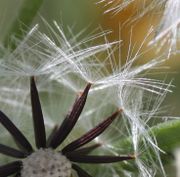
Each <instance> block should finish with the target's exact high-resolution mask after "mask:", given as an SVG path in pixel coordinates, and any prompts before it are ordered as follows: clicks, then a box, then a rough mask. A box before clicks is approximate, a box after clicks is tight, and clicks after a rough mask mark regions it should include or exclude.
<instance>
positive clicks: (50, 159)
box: [21, 149, 72, 177]
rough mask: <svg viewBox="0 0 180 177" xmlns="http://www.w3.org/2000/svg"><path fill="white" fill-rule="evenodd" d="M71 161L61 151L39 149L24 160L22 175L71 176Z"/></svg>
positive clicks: (32, 176) (29, 176)
mask: <svg viewBox="0 0 180 177" xmlns="http://www.w3.org/2000/svg"><path fill="white" fill-rule="evenodd" d="M71 173H72V171H71V162H70V161H69V160H68V159H67V158H66V157H65V156H64V155H62V154H61V153H59V152H55V151H53V150H51V149H39V150H38V151H36V152H34V153H32V154H31V155H30V156H28V157H27V158H26V159H24V160H23V165H22V170H21V176H22V177H27V176H28V177H50V176H51V177H70V176H71Z"/></svg>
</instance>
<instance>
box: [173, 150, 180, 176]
mask: <svg viewBox="0 0 180 177" xmlns="http://www.w3.org/2000/svg"><path fill="white" fill-rule="evenodd" d="M174 156H175V166H176V177H180V149H176V150H175V152H174Z"/></svg>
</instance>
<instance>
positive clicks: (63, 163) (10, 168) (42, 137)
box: [0, 77, 135, 177]
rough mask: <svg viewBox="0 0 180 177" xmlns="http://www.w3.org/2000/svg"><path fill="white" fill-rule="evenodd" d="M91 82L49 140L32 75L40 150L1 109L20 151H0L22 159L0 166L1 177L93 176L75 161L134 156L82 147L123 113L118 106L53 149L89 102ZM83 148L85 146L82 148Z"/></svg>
mask: <svg viewBox="0 0 180 177" xmlns="http://www.w3.org/2000/svg"><path fill="white" fill-rule="evenodd" d="M91 85H92V84H90V83H89V84H87V86H86V87H85V89H84V91H83V92H82V93H81V95H80V96H78V98H77V99H76V100H75V103H74V105H73V107H72V109H71V111H70V112H69V113H68V114H67V116H66V117H65V119H64V121H63V122H62V124H61V125H60V126H59V127H56V128H55V129H54V130H53V131H52V133H51V134H50V136H49V138H48V139H46V131H45V125H44V118H43V114H42V110H41V104H40V100H39V95H38V91H37V88H36V84H35V80H34V77H31V86H30V87H31V91H30V92H31V104H32V115H33V123H34V134H35V143H36V147H37V149H38V150H37V151H35V150H34V148H33V147H32V146H31V144H30V143H29V142H28V140H27V139H26V137H25V136H24V135H23V134H22V133H21V131H20V130H19V129H18V128H17V127H16V126H15V125H14V124H13V122H11V120H10V119H9V118H8V117H7V116H6V115H5V114H4V113H3V112H1V111H0V123H1V124H2V125H3V126H4V127H5V128H6V129H7V130H8V131H9V133H10V134H11V135H12V136H13V138H14V140H15V141H16V143H17V144H18V146H19V148H20V150H16V149H14V148H11V147H8V146H5V145H3V144H0V153H3V154H5V155H9V156H11V157H16V158H20V159H23V160H21V161H20V160H19V161H15V162H12V163H9V164H6V165H4V166H0V176H1V177H7V176H9V175H12V174H16V175H15V177H49V176H51V177H70V176H71V175H72V170H71V169H74V170H75V171H76V172H77V174H78V176H79V177H90V175H89V174H88V173H87V172H86V171H84V170H83V169H81V168H80V167H79V166H78V165H76V163H112V162H119V161H123V160H130V159H134V158H135V156H134V155H123V156H109V155H108V156H97V155H88V153H90V152H91V151H92V150H94V149H95V148H97V147H99V146H100V145H99V144H94V145H91V146H88V147H84V148H83V147H82V146H84V145H85V144H87V143H89V142H90V141H92V140H93V139H94V138H96V137H97V136H99V135H100V134H101V133H102V132H104V131H105V130H106V128H107V127H108V126H109V125H110V124H111V123H112V122H113V121H114V120H115V118H117V117H118V115H119V113H120V112H122V110H121V109H118V110H117V111H116V112H114V113H113V114H112V115H111V116H109V117H108V118H106V119H105V120H104V121H102V122H101V123H100V124H98V125H97V126H96V127H95V128H93V129H91V130H89V131H88V132H87V133H85V134H84V135H82V136H81V137H80V138H78V139H76V140H74V141H72V142H71V143H70V144H68V145H66V146H65V147H64V148H63V149H62V150H61V151H54V149H56V148H57V147H58V146H59V145H61V143H62V142H63V141H64V140H65V139H66V137H67V136H68V135H69V133H70V132H71V130H72V129H73V127H74V126H75V124H76V122H77V121H78V118H79V116H80V114H81V112H82V110H83V108H84V105H85V103H86V98H87V95H88V92H89V90H90V87H91ZM81 147H82V148H81Z"/></svg>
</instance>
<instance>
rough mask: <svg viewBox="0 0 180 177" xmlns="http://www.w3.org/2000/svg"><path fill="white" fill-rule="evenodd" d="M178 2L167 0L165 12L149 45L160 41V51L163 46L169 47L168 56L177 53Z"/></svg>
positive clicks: (179, 21) (179, 35)
mask: <svg viewBox="0 0 180 177" xmlns="http://www.w3.org/2000/svg"><path fill="white" fill-rule="evenodd" d="M179 12H180V1H179V0H167V2H166V4H165V10H164V13H163V16H162V19H161V22H160V25H159V27H158V30H157V32H156V33H157V34H156V37H155V39H153V40H152V41H151V42H150V43H149V45H154V44H155V43H156V42H158V41H160V45H159V46H160V47H158V50H160V49H161V48H162V47H163V46H164V45H167V43H168V45H169V50H168V56H170V55H171V53H173V52H177V43H178V42H179V40H180V15H179Z"/></svg>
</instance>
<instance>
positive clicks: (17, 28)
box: [4, 0, 44, 50]
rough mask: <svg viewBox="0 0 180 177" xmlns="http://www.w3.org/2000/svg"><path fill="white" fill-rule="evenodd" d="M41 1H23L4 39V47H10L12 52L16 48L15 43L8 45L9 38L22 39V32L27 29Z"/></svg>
mask: <svg viewBox="0 0 180 177" xmlns="http://www.w3.org/2000/svg"><path fill="white" fill-rule="evenodd" d="M43 1H44V0H24V2H23V4H22V7H21V8H20V11H19V13H18V16H17V18H16V19H15V20H14V22H13V24H12V25H11V27H10V29H9V30H8V32H7V35H6V37H5V39H4V44H5V46H6V47H10V48H11V49H12V50H13V49H15V48H16V44H15V42H12V43H9V40H10V37H11V36H12V35H13V36H15V37H17V38H18V39H22V38H23V36H24V32H25V31H27V30H28V29H29V27H30V25H31V23H32V21H33V19H34V17H35V16H36V14H37V12H38V10H39V8H40V7H41V5H42V3H43Z"/></svg>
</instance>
